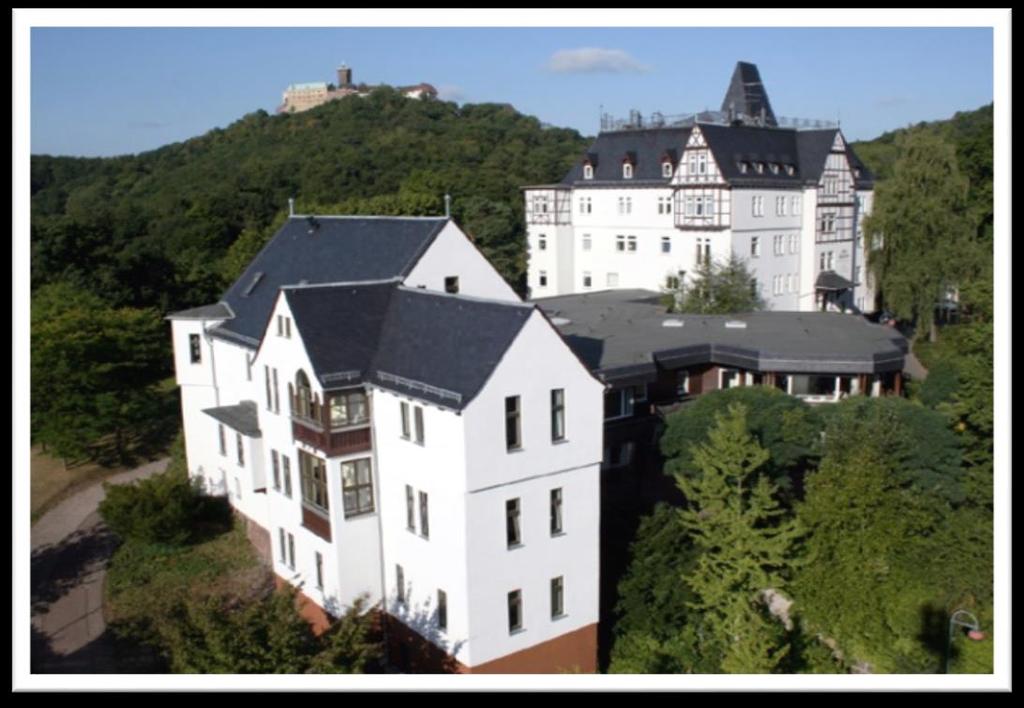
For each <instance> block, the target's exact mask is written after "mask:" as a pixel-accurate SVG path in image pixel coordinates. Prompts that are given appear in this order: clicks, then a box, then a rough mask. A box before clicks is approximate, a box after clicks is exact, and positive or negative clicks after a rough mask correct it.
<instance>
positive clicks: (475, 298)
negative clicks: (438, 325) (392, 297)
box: [397, 283, 536, 309]
mask: <svg viewBox="0 0 1024 708" xmlns="http://www.w3.org/2000/svg"><path fill="white" fill-rule="evenodd" d="M397 289H398V290H400V291H402V292H409V293H416V294H419V295H434V296H436V297H442V298H451V299H453V300H463V301H466V302H478V303H485V304H491V305H508V306H509V307H521V308H526V309H532V308H534V307H536V306H535V305H534V304H533V303H531V302H523V301H520V302H513V301H511V300H501V299H499V298H493V297H481V296H479V295H466V294H464V293H446V292H441V291H440V290H428V289H427V288H417V287H411V286H408V285H404V284H402V283H399V285H398V288H397Z"/></svg>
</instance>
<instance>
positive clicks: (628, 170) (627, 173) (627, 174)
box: [622, 162, 633, 179]
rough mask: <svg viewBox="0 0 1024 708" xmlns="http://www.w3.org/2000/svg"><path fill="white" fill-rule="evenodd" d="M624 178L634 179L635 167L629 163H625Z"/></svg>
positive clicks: (623, 167)
mask: <svg viewBox="0 0 1024 708" xmlns="http://www.w3.org/2000/svg"><path fill="white" fill-rule="evenodd" d="M622 178H623V179H633V165H632V164H631V163H629V162H625V163H623V165H622Z"/></svg>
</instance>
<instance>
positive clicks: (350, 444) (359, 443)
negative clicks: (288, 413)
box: [292, 413, 373, 457]
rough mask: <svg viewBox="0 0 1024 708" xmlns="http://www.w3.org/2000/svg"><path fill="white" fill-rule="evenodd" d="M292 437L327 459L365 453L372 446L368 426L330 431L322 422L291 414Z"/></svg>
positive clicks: (365, 424) (367, 424)
mask: <svg viewBox="0 0 1024 708" xmlns="http://www.w3.org/2000/svg"><path fill="white" fill-rule="evenodd" d="M292 437H294V438H295V439H296V440H301V441H302V442H304V443H306V444H307V445H311V446H313V447H315V448H316V449H317V450H320V451H321V452H323V453H324V455H326V456H327V457H337V456H338V455H349V454H352V453H355V452H365V451H367V450H370V449H371V448H372V447H373V445H372V442H371V438H370V424H369V422H366V423H364V424H362V425H358V426H348V427H345V428H335V429H332V428H331V427H330V426H329V425H326V426H325V425H324V423H323V422H322V421H317V420H313V419H312V418H306V417H304V416H301V415H299V414H297V413H292Z"/></svg>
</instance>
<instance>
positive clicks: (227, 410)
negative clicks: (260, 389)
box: [203, 401, 262, 438]
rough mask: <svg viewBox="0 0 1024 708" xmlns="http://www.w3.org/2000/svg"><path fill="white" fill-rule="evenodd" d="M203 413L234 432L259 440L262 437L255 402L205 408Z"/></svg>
mask: <svg viewBox="0 0 1024 708" xmlns="http://www.w3.org/2000/svg"><path fill="white" fill-rule="evenodd" d="M203 413H206V414H207V415H208V416H210V417H211V418H213V419H214V420H216V421H218V422H220V423H223V424H224V425H226V426H228V427H229V428H231V429H232V430H237V431H238V432H240V433H241V434H242V435H245V436H246V437H250V438H258V437H261V436H262V433H261V432H260V420H259V414H258V413H257V409H256V402H255V401H242V402H241V403H238V404H237V405H234V406H219V407H217V408H205V409H203Z"/></svg>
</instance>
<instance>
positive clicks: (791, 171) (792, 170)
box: [786, 165, 796, 177]
mask: <svg viewBox="0 0 1024 708" xmlns="http://www.w3.org/2000/svg"><path fill="white" fill-rule="evenodd" d="M786 174H787V175H789V176H790V177H792V176H793V175H794V174H796V168H795V167H793V165H786Z"/></svg>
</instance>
